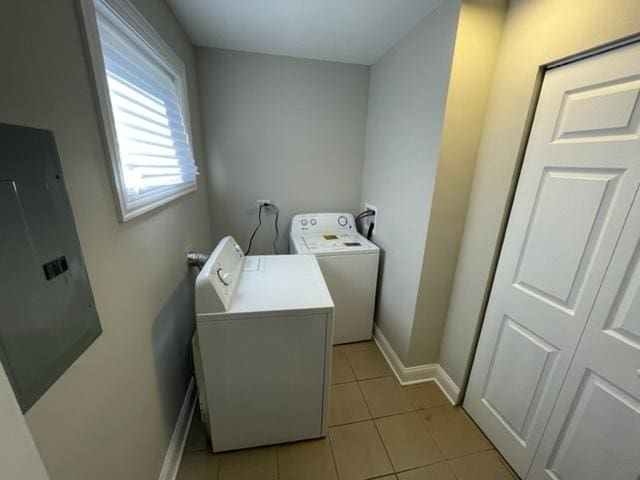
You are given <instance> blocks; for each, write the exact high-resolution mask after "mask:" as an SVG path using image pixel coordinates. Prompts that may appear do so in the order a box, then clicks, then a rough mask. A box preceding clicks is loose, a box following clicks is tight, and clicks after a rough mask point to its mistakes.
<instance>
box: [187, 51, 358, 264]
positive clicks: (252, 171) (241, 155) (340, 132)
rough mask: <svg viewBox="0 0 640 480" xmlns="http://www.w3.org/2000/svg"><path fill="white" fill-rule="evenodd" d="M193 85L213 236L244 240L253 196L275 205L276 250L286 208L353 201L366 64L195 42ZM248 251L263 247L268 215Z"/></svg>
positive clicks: (269, 232) (344, 205) (341, 207)
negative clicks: (277, 223)
mask: <svg viewBox="0 0 640 480" xmlns="http://www.w3.org/2000/svg"><path fill="white" fill-rule="evenodd" d="M196 51H197V63H198V86H199V88H200V98H201V100H202V106H201V109H202V119H203V128H204V138H205V143H206V151H207V164H208V165H207V166H208V169H209V173H210V175H209V184H208V185H209V201H210V210H211V218H212V230H213V233H214V238H215V239H216V240H217V239H218V238H220V237H222V236H224V235H233V236H234V237H235V238H236V240H237V241H238V242H240V244H241V245H242V246H243V247H244V248H246V245H247V242H248V239H249V236H250V233H251V231H252V230H253V228H254V226H255V224H256V213H257V211H256V200H258V199H267V200H272V201H274V202H275V203H276V204H277V205H278V206H279V207H280V213H281V215H280V232H281V235H280V251H281V252H283V253H286V251H287V250H288V239H287V237H288V225H289V222H290V220H291V217H292V215H294V214H296V213H303V212H312V211H347V212H355V211H357V210H358V209H359V204H360V187H361V178H362V163H363V159H364V134H365V125H366V115H367V91H368V81H369V80H368V79H369V68H368V67H366V66H362V65H351V64H345V63H335V62H325V61H318V60H305V59H297V58H290V57H283V56H275V55H263V54H254V53H244V52H235V51H229V50H217V49H208V48H198V49H197V50H196ZM263 219H264V223H263V227H262V229H261V230H260V232H259V233H258V236H257V237H256V240H255V242H254V248H253V250H252V252H251V253H270V252H271V242H272V241H273V235H274V231H273V220H274V219H273V216H272V215H271V214H268V215H265V216H264V217H263Z"/></svg>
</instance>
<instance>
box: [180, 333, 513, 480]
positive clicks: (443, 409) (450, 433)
mask: <svg viewBox="0 0 640 480" xmlns="http://www.w3.org/2000/svg"><path fill="white" fill-rule="evenodd" d="M515 478H517V477H516V476H515V475H514V474H513V472H512V471H511V470H510V468H509V467H508V466H507V465H506V464H505V462H504V460H503V459H502V458H501V457H500V455H499V454H498V453H497V452H496V450H495V449H494V448H493V446H492V445H491V443H489V441H488V440H487V439H486V437H485V436H484V435H483V434H482V432H481V431H480V430H479V429H478V427H476V425H475V424H474V423H473V422H472V421H471V420H470V419H469V417H468V416H467V414H466V413H465V412H464V411H463V410H462V409H461V408H459V407H453V406H451V405H450V403H449V401H448V400H447V399H446V397H445V396H444V394H443V393H442V392H441V391H440V389H439V388H438V386H437V384H436V383H434V382H425V383H419V384H415V385H409V386H404V387H403V386H401V385H400V384H399V383H398V381H397V379H396V378H395V376H394V375H393V374H392V372H391V370H390V369H389V367H388V365H387V363H386V362H385V360H384V358H383V357H382V354H381V353H380V352H379V351H378V349H377V347H376V346H375V344H374V343H372V342H363V343H356V344H349V345H339V346H336V347H334V349H333V371H332V386H331V403H330V410H329V435H328V437H327V438H323V439H319V440H309V441H306V442H297V443H291V444H286V445H278V446H273V447H263V448H256V449H251V450H242V451H237V452H230V453H222V454H212V453H211V452H210V451H209V449H208V446H207V439H206V434H205V430H204V427H203V426H202V423H201V422H200V419H199V414H198V412H196V415H194V421H193V423H192V425H191V430H190V433H189V437H188V439H187V444H186V447H185V453H184V456H183V459H182V464H181V466H180V471H179V474H178V480H253V479H256V480H277V479H279V480H365V479H377V480H391V479H393V480H513V479H515Z"/></svg>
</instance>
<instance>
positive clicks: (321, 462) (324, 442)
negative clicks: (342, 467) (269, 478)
mask: <svg viewBox="0 0 640 480" xmlns="http://www.w3.org/2000/svg"><path fill="white" fill-rule="evenodd" d="M278 471H279V477H278V478H279V480H337V478H338V476H337V475H336V467H335V464H334V462H333V453H332V452H331V446H330V445H329V439H328V438H322V439H319V440H309V441H306V442H296V443H290V444H289V445H283V446H280V447H279V448H278Z"/></svg>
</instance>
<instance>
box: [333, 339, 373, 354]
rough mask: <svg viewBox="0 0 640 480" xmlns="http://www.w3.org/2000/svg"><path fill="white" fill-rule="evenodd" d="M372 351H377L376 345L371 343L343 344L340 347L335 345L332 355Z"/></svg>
mask: <svg viewBox="0 0 640 480" xmlns="http://www.w3.org/2000/svg"><path fill="white" fill-rule="evenodd" d="M372 349H377V347H376V344H375V343H373V341H368V342H356V343H343V344H342V345H335V346H334V347H333V353H347V352H361V351H363V350H372Z"/></svg>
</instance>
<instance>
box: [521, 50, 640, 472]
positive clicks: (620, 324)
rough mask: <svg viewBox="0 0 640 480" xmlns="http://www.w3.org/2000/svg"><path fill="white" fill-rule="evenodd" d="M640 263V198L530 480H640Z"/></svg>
mask: <svg viewBox="0 0 640 480" xmlns="http://www.w3.org/2000/svg"><path fill="white" fill-rule="evenodd" d="M637 62H638V63H640V56H638V60H637ZM636 108H638V107H636ZM637 126H638V124H637V123H636V128H637ZM637 146H638V143H636V147H637ZM636 158H637V160H638V161H640V148H636ZM639 262H640V198H639V196H638V195H636V200H635V202H634V204H633V206H632V207H631V213H630V215H629V217H628V219H627V223H626V225H625V228H624V230H623V232H622V236H621V237H620V240H619V242H618V246H617V247H616V250H615V252H614V254H613V258H612V260H611V264H610V265H609V268H608V270H607V273H606V275H605V279H604V282H603V284H602V287H601V288H600V292H599V293H598V296H597V297H596V303H595V305H594V308H593V311H592V312H591V316H590V317H589V320H588V322H587V328H586V330H585V332H584V334H583V336H582V338H581V339H580V343H579V345H578V349H577V351H576V355H575V358H574V359H573V361H572V362H571V366H570V368H569V373H568V374H567V378H566V380H565V382H564V385H563V386H562V390H561V391H560V396H559V398H558V402H557V403H556V406H555V407H554V409H553V412H552V415H551V418H550V421H549V424H548V425H547V429H546V431H545V432H544V435H543V437H542V442H541V444H540V448H539V450H538V452H537V454H536V457H535V460H534V464H533V468H532V469H531V472H530V474H529V476H528V477H527V478H531V479H545V480H549V479H553V480H558V479H562V480H602V479H607V480H637V479H638V478H640V264H639Z"/></svg>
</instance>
